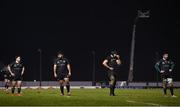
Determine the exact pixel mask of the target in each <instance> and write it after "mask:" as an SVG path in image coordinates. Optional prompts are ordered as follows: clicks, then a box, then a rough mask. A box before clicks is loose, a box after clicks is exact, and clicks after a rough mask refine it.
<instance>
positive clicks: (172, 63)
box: [169, 61, 175, 72]
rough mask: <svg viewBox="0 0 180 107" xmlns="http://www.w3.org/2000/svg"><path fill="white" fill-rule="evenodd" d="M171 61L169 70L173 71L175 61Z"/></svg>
mask: <svg viewBox="0 0 180 107" xmlns="http://www.w3.org/2000/svg"><path fill="white" fill-rule="evenodd" d="M170 63H171V66H170V69H169V71H170V72H171V71H172V70H173V69H174V66H175V64H174V62H173V61H171V62H170Z"/></svg>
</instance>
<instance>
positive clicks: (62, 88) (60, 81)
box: [59, 80, 64, 95]
mask: <svg viewBox="0 0 180 107" xmlns="http://www.w3.org/2000/svg"><path fill="white" fill-rule="evenodd" d="M59 85H60V91H61V95H64V80H59Z"/></svg>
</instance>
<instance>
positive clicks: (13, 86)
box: [11, 80, 16, 94]
mask: <svg viewBox="0 0 180 107" xmlns="http://www.w3.org/2000/svg"><path fill="white" fill-rule="evenodd" d="M15 86H16V81H14V80H13V81H12V89H11V91H12V94H14V91H15Z"/></svg>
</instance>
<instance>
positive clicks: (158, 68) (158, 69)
mask: <svg viewBox="0 0 180 107" xmlns="http://www.w3.org/2000/svg"><path fill="white" fill-rule="evenodd" d="M160 64H161V61H158V62H157V63H156V64H155V66H154V67H155V69H156V70H157V71H158V72H160V71H161V70H160Z"/></svg>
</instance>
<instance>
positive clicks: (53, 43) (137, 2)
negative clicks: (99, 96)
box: [0, 0, 180, 81]
mask: <svg viewBox="0 0 180 107" xmlns="http://www.w3.org/2000/svg"><path fill="white" fill-rule="evenodd" d="M178 7H179V6H178V3H176V2H174V1H173V0H117V1H115V0H113V1H111V0H108V1H106V0H100V1H99V0H57V1H54V0H24V1H21V0H1V2H0V13H1V15H0V17H1V18H0V40H1V42H0V61H1V62H2V63H4V64H9V63H10V62H12V61H14V56H16V55H21V56H22V57H23V61H24V63H25V66H26V72H25V77H24V80H27V81H29V80H38V79H39V55H40V53H39V52H38V49H41V50H42V80H47V81H49V80H55V79H54V78H53V70H52V68H53V67H52V66H53V59H54V57H55V55H56V52H57V51H59V50H63V51H64V53H65V56H66V57H67V58H68V59H69V60H70V63H71V65H72V77H71V80H72V81H91V80H92V71H93V54H92V53H93V51H94V52H95V55H96V73H95V74H96V77H95V78H96V81H102V80H105V75H106V72H105V69H104V67H102V64H101V63H102V61H103V59H104V58H105V57H106V55H107V54H108V52H109V51H110V50H112V49H116V50H118V52H119V53H120V55H121V59H122V62H123V65H122V67H121V69H120V72H119V77H118V80H127V77H128V70H129V59H130V46H131V36H132V29H133V23H134V19H135V17H136V14H137V10H138V9H143V10H144V9H145V10H150V18H149V19H140V20H139V21H138V23H137V29H136V49H135V65H134V67H135V68H134V81H156V71H155V69H154V63H155V61H156V60H157V59H158V58H161V54H162V53H163V52H164V51H166V52H167V51H168V52H169V54H170V57H171V58H172V59H173V61H174V62H175V64H176V66H175V70H174V79H175V80H176V81H177V80H180V79H179V78H178V77H179V75H180V72H179V70H180V67H179V63H180V61H179V60H180V56H179V48H178V46H179V39H178V38H179V37H178V36H179V25H180V21H179V19H180V17H179V8H178ZM1 77H2V76H1ZM2 79H3V78H1V80H2Z"/></svg>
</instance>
